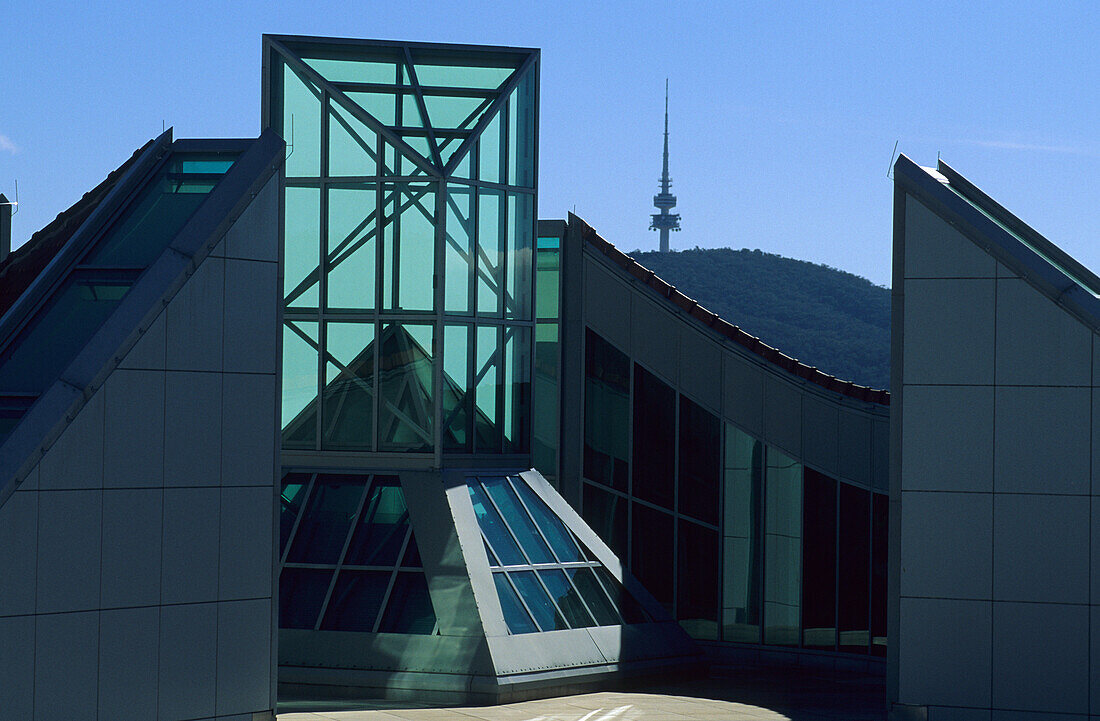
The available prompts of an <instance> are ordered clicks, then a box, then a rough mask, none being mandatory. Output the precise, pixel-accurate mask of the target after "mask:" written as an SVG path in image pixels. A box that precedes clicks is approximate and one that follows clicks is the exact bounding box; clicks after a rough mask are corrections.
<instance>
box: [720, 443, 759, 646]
mask: <svg viewBox="0 0 1100 721" xmlns="http://www.w3.org/2000/svg"><path fill="white" fill-rule="evenodd" d="M725 434H726V438H725V443H726V453H725V468H724V469H723V483H724V484H725V510H724V512H723V514H722V518H723V521H724V525H723V534H724V538H723V544H724V549H725V553H724V555H723V557H722V560H723V567H722V639H723V640H725V641H738V642H741V643H760V584H761V577H762V573H763V563H764V558H763V553H762V550H761V540H762V539H761V537H760V534H761V530H762V528H763V518H762V517H761V514H762V512H763V490H764V483H763V458H764V446H763V444H762V443H761V442H760V441H758V440H756V439H755V438H753V437H752V436H750V435H748V434H747V433H743V432H742V431H740V430H738V429H737V428H736V427H734V426H731V425H729V424H726V425H725Z"/></svg>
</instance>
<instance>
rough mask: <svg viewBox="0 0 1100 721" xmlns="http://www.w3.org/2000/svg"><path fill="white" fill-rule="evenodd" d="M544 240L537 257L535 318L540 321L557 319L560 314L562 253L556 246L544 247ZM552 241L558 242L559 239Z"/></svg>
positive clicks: (540, 242) (540, 243)
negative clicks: (559, 296)
mask: <svg viewBox="0 0 1100 721" xmlns="http://www.w3.org/2000/svg"><path fill="white" fill-rule="evenodd" d="M544 240H545V239H544V238H539V249H538V255H537V261H536V262H537V264H538V265H537V267H538V271H537V272H538V278H537V282H536V284H535V317H537V318H539V319H544V318H545V319H550V318H553V319H557V317H558V314H559V312H560V308H561V306H560V299H559V298H558V294H559V293H560V285H561V252H560V250H559V249H558V248H557V247H556V246H555V247H553V248H550V247H543V241H544ZM552 240H554V241H557V238H553V239H552Z"/></svg>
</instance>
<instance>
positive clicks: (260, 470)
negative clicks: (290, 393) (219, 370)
mask: <svg viewBox="0 0 1100 721" xmlns="http://www.w3.org/2000/svg"><path fill="white" fill-rule="evenodd" d="M276 387H277V386H276V378H275V376H273V375H249V374H239V373H226V374H224V375H223V376H222V394H223V395H222V411H221V412H222V424H221V426H222V472H221V476H222V483H224V484H225V485H227V486H268V487H270V486H271V485H272V484H274V483H275V458H274V455H273V454H272V450H273V449H272V444H273V443H274V439H275V437H276V436H275V412H276V408H277V404H278V402H279V399H278V397H277V396H276V393H275V389H276Z"/></svg>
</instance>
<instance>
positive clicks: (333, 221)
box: [326, 183, 378, 310]
mask: <svg viewBox="0 0 1100 721" xmlns="http://www.w3.org/2000/svg"><path fill="white" fill-rule="evenodd" d="M377 203H378V186H377V185H376V184H374V183H364V184H361V185H354V186H345V187H330V188H329V191H328V248H327V260H326V262H327V271H328V288H327V295H328V307H329V308H349V309H357V310H368V309H371V308H374V307H375V297H374V293H375V285H374V281H375V275H376V271H375V265H376V263H377V258H376V255H377V250H378V245H377V240H376V239H377V236H378V224H377V213H376V212H375V209H376V206H377Z"/></svg>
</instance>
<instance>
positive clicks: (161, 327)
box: [118, 312, 167, 370]
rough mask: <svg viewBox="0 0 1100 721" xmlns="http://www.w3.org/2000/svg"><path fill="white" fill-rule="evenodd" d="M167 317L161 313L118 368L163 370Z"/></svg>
mask: <svg viewBox="0 0 1100 721" xmlns="http://www.w3.org/2000/svg"><path fill="white" fill-rule="evenodd" d="M166 318H167V316H166V314H165V313H164V312H161V313H160V314H159V315H158V316H157V317H156V319H155V320H154V321H153V322H152V324H150V326H149V327H148V328H147V329H146V330H145V332H144V333H142V335H141V337H140V338H138V341H137V343H135V344H134V346H133V347H132V348H131V349H130V351H129V352H128V353H127V354H126V357H125V358H123V359H122V361H121V362H120V363H119V364H118V365H119V367H120V368H142V369H150V370H151V369H161V368H164V353H165V348H166V344H167V338H166V336H165V327H166V324H167V320H166Z"/></svg>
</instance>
